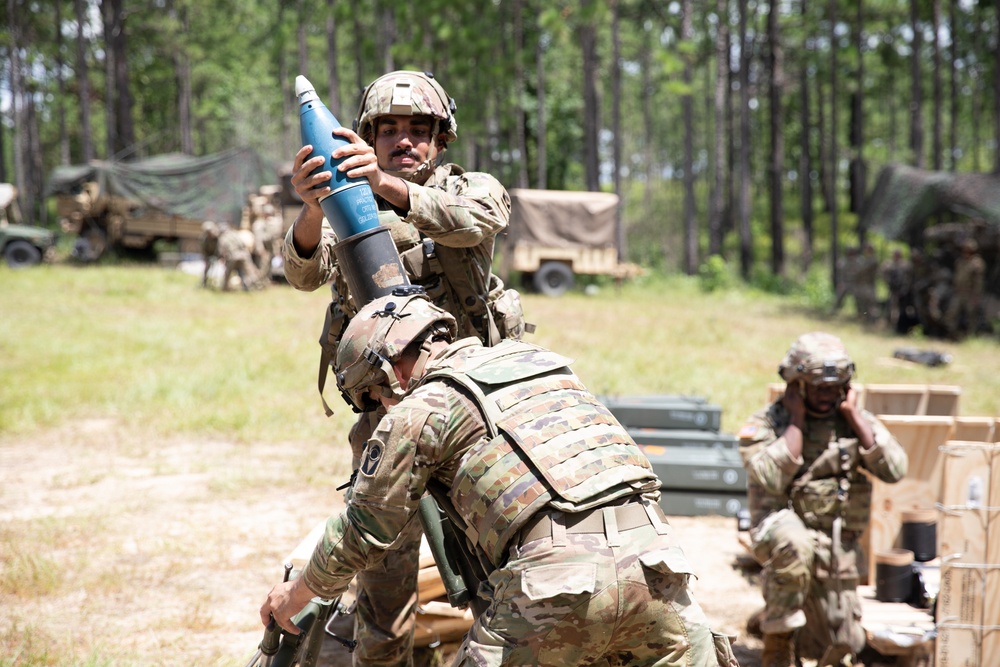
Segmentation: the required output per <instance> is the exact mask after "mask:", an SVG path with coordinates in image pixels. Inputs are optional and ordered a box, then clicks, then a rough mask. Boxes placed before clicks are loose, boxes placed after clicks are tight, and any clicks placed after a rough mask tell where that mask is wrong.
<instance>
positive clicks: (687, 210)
mask: <svg viewBox="0 0 1000 667" xmlns="http://www.w3.org/2000/svg"><path fill="white" fill-rule="evenodd" d="M693 37H694V30H693V28H692V21H691V0H681V42H682V43H684V44H688V43H690V42H691V41H692V39H693ZM691 70H692V67H691V58H690V57H689V56H687V55H685V56H684V71H683V77H684V83H685V85H686V86H687V90H688V92H685V93H684V95H683V96H682V97H681V114H682V116H683V123H684V272H685V273H686V274H687V275H689V276H693V275H695V274H696V273H697V272H698V227H697V224H696V221H695V210H694V101H693V99H692V96H691V93H690V90H691V83H692V79H693V76H692V73H691Z"/></svg>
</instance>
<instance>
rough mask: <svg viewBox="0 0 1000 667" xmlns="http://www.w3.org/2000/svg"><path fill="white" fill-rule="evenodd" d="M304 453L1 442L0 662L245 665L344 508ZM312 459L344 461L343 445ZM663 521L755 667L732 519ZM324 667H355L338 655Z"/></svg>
mask: <svg viewBox="0 0 1000 667" xmlns="http://www.w3.org/2000/svg"><path fill="white" fill-rule="evenodd" d="M297 448H298V449H297ZM331 449H333V451H331ZM300 450H301V446H300V445H295V444H290V443H267V444H263V443H255V444H248V445H243V444H234V443H231V442H225V441H200V442H188V441H176V440H168V441H161V440H156V439H152V438H150V437H149V436H148V435H146V434H142V433H137V432H134V431H129V430H127V429H125V428H123V427H122V426H121V425H120V424H119V423H118V422H116V421H115V420H113V419H95V420H89V421H87V422H85V423H77V424H73V425H72V427H67V428H64V429H58V430H54V431H50V432H47V433H45V434H44V435H43V436H41V437H33V438H31V439H30V440H18V439H5V440H0V458H2V460H3V467H2V472H0V480H2V485H0V593H2V602H3V608H4V613H3V615H2V616H0V654H3V655H7V656H19V658H15V659H14V664H22V663H26V664H62V665H70V664H82V663H85V662H87V661H91V662H94V663H102V664H103V663H107V662H112V661H113V662H114V663H115V664H117V665H144V666H146V665H176V664H202V665H207V664H213V665H245V664H246V662H247V661H248V660H249V659H250V657H251V656H252V655H253V653H254V651H255V650H256V648H257V644H258V643H259V642H260V638H261V626H260V622H259V620H258V617H257V610H258V608H259V606H260V603H261V602H262V601H263V599H264V596H265V594H266V593H267V591H268V590H269V589H270V587H271V586H272V585H273V584H274V583H275V582H277V581H280V579H281V575H282V568H281V564H282V563H283V562H284V561H285V559H286V558H287V557H288V555H289V554H290V553H291V552H292V550H293V549H294V548H295V547H296V545H298V544H299V543H300V542H301V541H302V540H303V538H305V537H306V535H308V534H309V532H310V531H311V530H312V529H313V528H314V527H315V526H316V525H317V524H318V523H319V522H321V521H322V520H323V519H324V518H325V517H326V516H327V515H328V514H329V513H330V512H332V511H336V510H338V509H340V508H341V507H342V506H343V500H342V492H339V491H336V490H335V488H334V487H336V486H338V485H339V484H340V483H342V481H343V480H342V479H341V477H342V476H343V475H342V474H341V471H340V469H339V468H338V469H336V470H331V471H329V472H330V474H329V475H324V474H322V473H324V472H327V471H321V473H317V474H314V475H313V480H312V481H310V482H304V481H303V476H304V475H303V466H302V462H301V457H296V456H294V455H291V454H290V452H295V451H300ZM310 454H315V455H316V458H330V457H338V458H339V457H340V456H341V454H342V456H343V457H346V458H347V460H349V453H348V449H347V446H346V444H345V445H344V446H343V452H342V453H341V452H340V451H338V450H336V449H335V448H331V446H330V445H329V443H326V444H325V445H324V447H323V448H320V447H318V446H316V448H315V449H314V450H311V452H310ZM326 478H329V479H330V484H329V485H326V484H324V483H320V482H317V481H316V479H326ZM670 521H671V524H672V526H673V528H674V534H675V535H676V538H677V541H678V542H679V543H680V544H681V545H682V546H683V547H684V550H685V552H686V553H687V555H688V558H689V559H690V561H691V563H692V564H693V566H694V568H695V571H696V573H697V577H698V578H697V580H696V581H695V582H694V591H695V596H696V598H697V600H698V602H699V603H700V604H701V606H702V607H703V608H704V610H705V613H706V614H707V615H708V617H709V618H710V619H711V620H712V623H713V625H714V626H715V629H716V630H717V631H720V632H724V633H726V634H730V635H738V640H737V642H736V644H735V650H736V653H737V658H738V659H739V661H740V664H741V665H742V666H743V667H758V665H759V653H760V647H761V644H760V641H759V640H756V639H754V638H751V637H747V636H746V633H745V630H744V626H745V623H746V619H747V618H748V617H749V616H750V614H752V613H753V612H754V611H755V610H756V609H757V608H758V607H759V606H760V604H761V598H760V593H759V590H758V588H757V585H756V582H755V581H754V580H753V577H752V576H748V575H747V574H746V573H745V572H744V571H743V570H742V569H741V568H740V567H737V565H736V564H737V561H738V559H739V558H740V556H742V555H743V548H742V547H741V546H740V544H739V542H738V541H737V534H736V525H735V519H730V518H726V517H671V518H670ZM454 648H455V647H454V645H445V646H441V647H438V648H436V649H422V650H420V651H419V652H418V655H417V663H418V664H421V665H432V664H433V665H437V664H449V659H450V657H451V655H453V653H454ZM324 655H325V656H326V659H327V661H328V664H330V665H333V666H336V667H340V666H347V665H350V658H349V655H348V654H347V652H346V650H344V649H342V648H340V647H339V645H337V644H336V643H335V642H332V641H328V642H327V645H326V647H325V649H324ZM19 660H20V661H21V662H20V663H19Z"/></svg>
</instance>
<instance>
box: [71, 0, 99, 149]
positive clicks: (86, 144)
mask: <svg viewBox="0 0 1000 667" xmlns="http://www.w3.org/2000/svg"><path fill="white" fill-rule="evenodd" d="M73 9H74V13H75V14H76V79H77V83H78V85H79V86H80V99H79V104H80V158H81V161H82V162H83V163H84V164H87V163H89V162H90V161H91V160H93V159H94V144H93V138H92V137H91V134H90V67H89V65H88V64H87V41H86V39H85V38H84V32H83V27H84V25H86V22H87V7H86V3H85V2H84V0H74V2H73Z"/></svg>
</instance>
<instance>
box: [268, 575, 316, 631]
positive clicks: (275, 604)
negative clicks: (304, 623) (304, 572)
mask: <svg viewBox="0 0 1000 667" xmlns="http://www.w3.org/2000/svg"><path fill="white" fill-rule="evenodd" d="M314 597H315V595H314V594H313V592H312V591H311V590H309V587H308V586H306V584H305V582H304V581H303V580H302V578H301V577H300V578H298V579H294V580H292V581H286V582H284V583H281V584H278V585H276V586H275V587H274V588H272V589H271V592H270V593H268V594H267V599H266V600H264V604H262V605H261V606H260V622H261V623H263V624H264V626H265V627H267V624H268V623H270V621H271V618H272V617H273V618H274V621H275V622H276V623H277V624H278V625H279V626H281V627H282V628H283V629H285V630H287V631H288V632H290V633H292V634H293V635H297V634H299V628H298V627H297V626H296V625H295V624H294V623H292V617H293V616H295V614H297V613H299V612H300V611H302V608H303V607H305V606H306V604H308V602H309V600H311V599H313V598H314Z"/></svg>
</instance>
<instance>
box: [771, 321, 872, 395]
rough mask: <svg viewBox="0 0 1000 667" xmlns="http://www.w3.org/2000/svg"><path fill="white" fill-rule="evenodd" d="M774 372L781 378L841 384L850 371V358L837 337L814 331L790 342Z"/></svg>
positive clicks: (791, 380) (814, 382)
mask: <svg viewBox="0 0 1000 667" xmlns="http://www.w3.org/2000/svg"><path fill="white" fill-rule="evenodd" d="M778 375H780V376H781V377H782V379H783V380H784V381H785V382H795V381H797V380H804V381H806V382H808V383H809V384H826V383H830V384H844V383H846V382H849V381H850V380H851V377H852V376H853V375H854V362H853V361H851V358H850V357H849V356H848V354H847V349H846V348H845V347H844V344H843V342H841V340H840V339H839V338H837V337H836V336H834V335H832V334H828V333H824V332H822V331H814V332H812V333H807V334H803V335H802V336H799V338H798V339H796V341H795V342H794V343H792V346H791V347H790V348H789V349H788V352H787V353H786V354H785V358H784V359H782V360H781V364H780V365H779V366H778Z"/></svg>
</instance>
